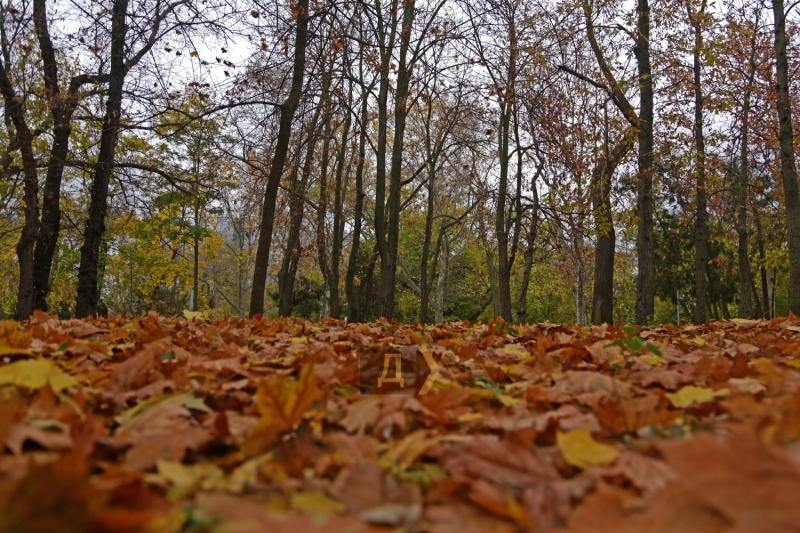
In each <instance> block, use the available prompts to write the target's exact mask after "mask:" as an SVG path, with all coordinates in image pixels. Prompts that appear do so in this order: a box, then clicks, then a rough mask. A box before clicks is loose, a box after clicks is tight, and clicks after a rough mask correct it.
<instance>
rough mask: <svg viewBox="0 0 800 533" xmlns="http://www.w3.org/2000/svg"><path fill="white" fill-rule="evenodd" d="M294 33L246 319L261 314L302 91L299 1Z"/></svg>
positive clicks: (304, 25) (303, 37) (303, 28)
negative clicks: (280, 194) (288, 84)
mask: <svg viewBox="0 0 800 533" xmlns="http://www.w3.org/2000/svg"><path fill="white" fill-rule="evenodd" d="M298 10H299V11H298V15H297V29H296V31H295V51H294V64H293V66H292V86H291V89H290V90H289V95H288V96H287V98H286V100H285V101H284V102H283V104H281V106H280V117H281V118H280V126H279V128H278V140H277V142H276V144H275V155H274V157H273V158H272V166H271V167H270V171H269V181H267V188H266V191H265V192H264V207H263V210H262V212H261V233H260V234H259V236H258V248H257V250H256V260H255V267H254V269H253V288H252V292H251V294H250V316H254V315H258V314H263V313H264V296H265V294H264V292H265V290H266V286H267V269H268V268H269V252H270V246H271V245H272V227H273V224H274V223H275V204H276V202H277V199H278V187H279V186H280V180H281V175H282V174H283V166H284V163H285V162H286V154H287V153H288V151H289V141H291V137H292V120H293V119H294V112H295V110H296V109H297V106H298V104H299V103H300V96H301V94H302V91H303V75H304V74H305V64H306V43H307V41H308V20H309V14H308V0H299V2H298Z"/></svg>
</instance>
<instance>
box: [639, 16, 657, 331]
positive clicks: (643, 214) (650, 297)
mask: <svg viewBox="0 0 800 533" xmlns="http://www.w3.org/2000/svg"><path fill="white" fill-rule="evenodd" d="M637 12H638V15H639V16H638V19H637V23H636V29H637V35H636V47H635V48H634V53H635V54H636V62H637V65H638V69H639V100H640V107H639V184H638V191H637V195H638V198H637V206H638V216H639V224H638V235H637V237H636V244H637V246H636V248H637V250H636V251H637V263H638V269H639V275H638V277H637V284H636V313H635V315H636V322H637V323H638V324H642V323H644V322H646V321H647V320H651V319H652V318H653V314H654V313H655V243H654V240H653V78H652V75H651V72H650V4H649V3H648V0H638V6H637Z"/></svg>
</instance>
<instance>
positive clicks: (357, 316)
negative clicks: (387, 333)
mask: <svg viewBox="0 0 800 533" xmlns="http://www.w3.org/2000/svg"><path fill="white" fill-rule="evenodd" d="M361 81H362V83H363V76H362V80H361ZM367 97H368V91H366V90H365V91H364V92H363V94H362V100H361V118H360V120H359V125H358V127H359V132H358V163H357V164H356V177H355V182H356V183H355V185H356V204H355V212H354V213H353V238H352V239H353V242H352V244H351V245H350V258H349V259H348V261H347V275H346V277H345V294H346V296H347V318H348V319H349V320H350V321H351V322H358V321H360V320H361V305H360V300H361V298H359V295H358V291H356V283H355V279H356V272H357V271H358V252H359V249H360V246H361V225H362V222H363V219H364V197H365V196H366V193H365V192H364V162H365V161H366V154H367V149H366V142H367V118H368V114H367V113H368V111H369V100H368V98H367Z"/></svg>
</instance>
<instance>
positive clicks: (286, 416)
mask: <svg viewBox="0 0 800 533" xmlns="http://www.w3.org/2000/svg"><path fill="white" fill-rule="evenodd" d="M321 396H322V393H321V391H320V390H319V389H318V388H317V380H316V377H315V376H314V370H313V368H312V367H311V365H305V366H303V368H302V369H301V370H300V377H299V378H298V379H297V380H296V381H295V380H293V379H289V378H287V377H286V376H278V377H274V378H271V379H268V380H263V381H261V383H259V385H258V390H257V391H256V405H257V406H258V410H259V411H260V412H261V421H260V422H259V423H258V425H257V426H256V427H254V428H253V430H252V431H251V432H250V434H249V435H248V437H247V441H246V442H245V444H244V449H245V450H246V453H247V454H248V455H250V456H253V455H258V454H260V453H262V452H264V451H265V450H267V448H269V447H270V446H272V445H273V444H275V443H276V442H277V441H278V439H279V438H280V435H281V434H282V433H285V432H287V431H290V430H291V429H293V428H294V427H295V425H296V424H298V423H299V422H300V421H301V420H302V419H303V415H305V413H306V411H307V410H308V408H309V407H311V405H312V404H313V403H314V402H316V401H317V400H318V399H319V398H320V397H321Z"/></svg>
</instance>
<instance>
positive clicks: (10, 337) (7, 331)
mask: <svg viewBox="0 0 800 533" xmlns="http://www.w3.org/2000/svg"><path fill="white" fill-rule="evenodd" d="M32 339H33V330H30V331H27V332H20V331H19V329H18V327H17V323H16V322H14V321H13V320H3V321H2V322H0V356H3V355H33V354H32V353H31V351H30V350H28V347H29V346H30V345H31V340H32Z"/></svg>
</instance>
